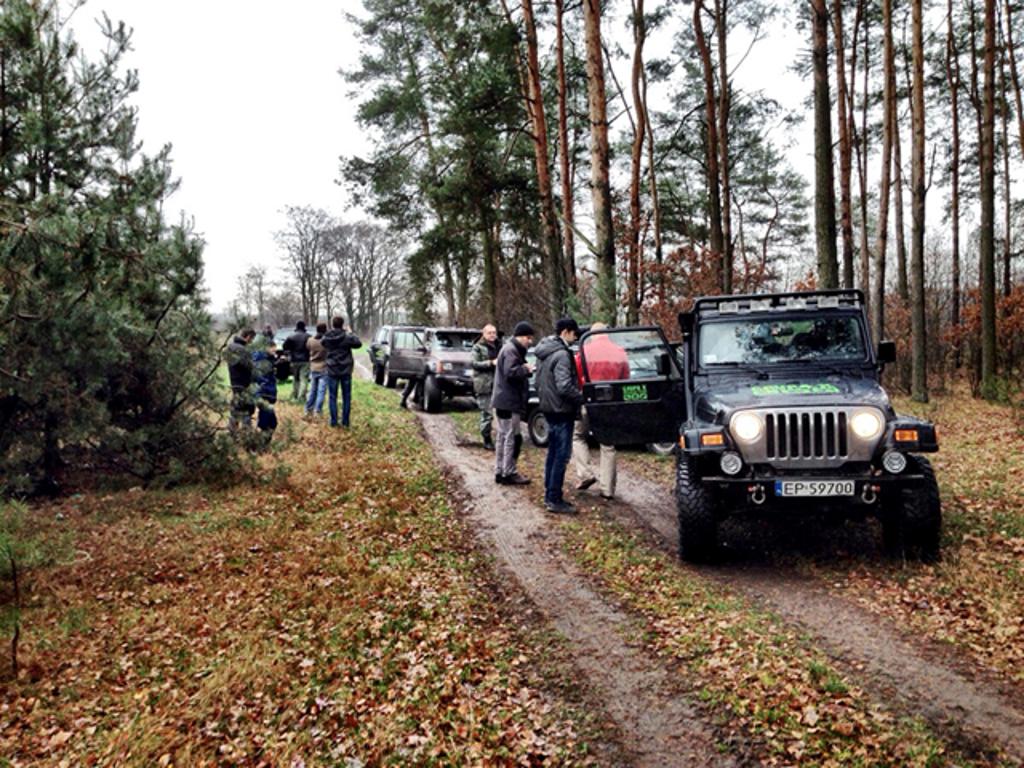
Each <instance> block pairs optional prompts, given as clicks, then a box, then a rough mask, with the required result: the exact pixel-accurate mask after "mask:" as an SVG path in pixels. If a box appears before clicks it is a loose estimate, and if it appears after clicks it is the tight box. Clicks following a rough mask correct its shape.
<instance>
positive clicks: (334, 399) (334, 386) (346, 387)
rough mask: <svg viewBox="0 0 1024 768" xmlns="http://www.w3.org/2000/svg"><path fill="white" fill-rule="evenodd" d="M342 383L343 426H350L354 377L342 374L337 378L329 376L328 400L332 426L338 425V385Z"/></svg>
mask: <svg viewBox="0 0 1024 768" xmlns="http://www.w3.org/2000/svg"><path fill="white" fill-rule="evenodd" d="M339 384H340V385H341V426H343V427H347V426H348V417H349V414H350V413H351V412H352V377H351V376H342V377H341V378H340V379H336V378H334V377H333V376H330V375H328V376H327V400H328V407H329V409H330V412H331V426H332V427H336V426H338V385H339Z"/></svg>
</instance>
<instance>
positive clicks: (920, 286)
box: [910, 0, 928, 403]
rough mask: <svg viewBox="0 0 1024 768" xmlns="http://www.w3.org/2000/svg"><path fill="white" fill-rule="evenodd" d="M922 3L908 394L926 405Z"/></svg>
mask: <svg viewBox="0 0 1024 768" xmlns="http://www.w3.org/2000/svg"><path fill="white" fill-rule="evenodd" d="M921 3H922V0H912V4H911V14H912V17H913V21H912V32H911V35H912V39H913V40H912V43H911V46H912V50H913V54H912V58H913V64H912V69H913V83H912V86H911V98H910V106H911V122H912V131H913V147H912V150H911V174H910V185H911V198H912V199H911V209H910V210H911V216H912V218H913V221H912V223H911V227H912V229H911V235H910V282H911V302H910V304H911V315H910V321H911V336H912V339H913V346H914V354H913V374H912V383H911V392H912V394H913V398H914V400H916V401H918V402H919V403H926V402H928V345H927V335H926V328H925V284H924V228H925V191H926V190H925V168H924V152H925V146H924V35H923V32H922V20H921V16H922V9H921Z"/></svg>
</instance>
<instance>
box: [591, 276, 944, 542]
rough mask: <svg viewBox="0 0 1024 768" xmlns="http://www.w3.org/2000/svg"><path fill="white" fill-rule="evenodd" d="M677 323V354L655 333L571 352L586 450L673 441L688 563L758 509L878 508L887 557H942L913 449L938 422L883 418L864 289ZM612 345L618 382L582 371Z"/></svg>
mask: <svg viewBox="0 0 1024 768" xmlns="http://www.w3.org/2000/svg"><path fill="white" fill-rule="evenodd" d="M679 324H680V327H681V330H682V333H683V343H682V345H681V346H680V347H679V348H678V350H672V349H671V347H670V345H669V343H668V342H667V341H666V340H665V337H664V335H663V334H662V332H661V329H660V328H656V327H646V328H619V329H611V330H607V331H598V332H592V333H590V334H587V335H586V336H584V337H583V338H582V340H581V349H582V365H583V373H584V396H585V399H586V403H587V410H588V413H589V414H590V425H591V430H592V432H593V433H594V435H595V436H596V437H597V439H598V440H600V441H601V442H602V443H604V442H608V443H618V444H623V443H636V442H658V441H664V440H669V439H675V440H677V441H678V448H677V470H676V502H677V506H678V512H679V551H680V555H681V556H682V557H683V558H684V559H686V560H694V561H702V560H707V559H710V558H711V557H712V555H713V554H714V551H715V547H716V537H717V527H718V523H719V521H720V520H721V519H722V518H724V517H726V516H728V515H730V514H733V513H739V512H743V511H751V510H756V509H765V510H772V511H774V512H775V513H780V512H790V513H796V514H808V513H811V512H814V513H825V514H835V515H842V514H845V515H853V516H864V515H866V514H874V515H876V516H877V517H878V518H879V519H880V521H881V524H882V532H883V538H884V543H885V545H886V548H887V549H888V550H889V551H890V552H892V553H894V554H903V555H909V556H917V557H920V558H921V559H922V560H934V559H935V558H937V557H938V554H939V539H940V532H941V526H942V510H941V503H940V500H939V489H938V485H937V483H936V481H935V474H934V472H933V470H932V467H931V464H930V463H929V462H928V460H927V459H926V458H925V457H924V456H921V455H920V454H922V453H932V452H935V451H937V450H938V442H937V440H936V434H935V428H934V426H933V425H932V424H930V423H928V422H925V421H921V420H919V419H915V418H911V417H907V416H900V415H898V414H897V413H896V412H895V411H894V410H893V407H892V403H891V402H890V400H889V397H888V395H887V394H886V393H885V390H884V389H883V388H882V386H881V384H880V374H881V370H882V368H883V366H884V365H885V364H886V363H890V362H893V360H894V359H895V352H896V348H895V344H893V343H892V342H889V341H883V342H880V343H879V344H878V348H877V350H875V349H872V347H871V344H870V342H869V339H870V334H869V329H868V324H867V318H866V313H865V310H864V297H863V294H862V293H861V292H860V291H854V290H848V291H818V292H811V293H777V294H765V295H756V296H718V297H713V298H702V299H698V300H697V301H696V302H695V304H694V308H693V310H692V311H691V312H686V313H683V314H681V315H680V316H679ZM600 336H605V337H606V338H605V339H603V340H599V337H600ZM608 342H613V343H614V344H615V345H617V346H618V347H621V348H622V349H624V350H625V352H626V354H627V356H628V359H629V377H628V378H627V379H621V380H615V381H611V380H607V381H606V380H600V378H601V377H600V376H593V375H592V373H591V372H594V371H597V372H599V371H600V368H601V360H600V357H601V355H603V354H605V352H604V351H603V350H605V349H606V348H607V347H608Z"/></svg>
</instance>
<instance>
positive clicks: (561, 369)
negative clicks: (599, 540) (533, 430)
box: [536, 317, 583, 514]
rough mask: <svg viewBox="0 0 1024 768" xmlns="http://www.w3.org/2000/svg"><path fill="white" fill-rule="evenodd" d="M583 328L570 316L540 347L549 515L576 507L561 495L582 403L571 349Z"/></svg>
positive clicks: (539, 384)
mask: <svg viewBox="0 0 1024 768" xmlns="http://www.w3.org/2000/svg"><path fill="white" fill-rule="evenodd" d="M579 333H580V327H579V325H578V324H577V323H576V321H575V320H573V319H572V318H571V317H563V318H561V319H560V320H559V321H558V322H557V323H555V335H553V336H548V337H546V338H544V339H541V342H540V344H538V345H537V349H536V354H537V395H538V397H539V398H540V411H541V413H543V414H544V418H545V419H546V420H547V422H548V455H547V459H546V461H545V462H544V508H545V509H547V511H548V512H556V513H561V514H571V513H573V512H575V511H576V507H574V506H573V505H572V504H570V503H568V502H567V501H566V500H565V497H564V496H563V495H562V486H563V484H564V483H565V468H566V467H567V466H568V464H569V457H571V456H572V429H573V422H575V420H576V414H577V413H578V412H579V409H580V406H581V405H582V404H583V393H582V392H580V387H579V379H578V378H577V376H576V360H575V358H574V357H573V354H572V350H571V349H570V348H569V345H570V344H573V343H574V342H575V341H576V339H577V338H578V337H579Z"/></svg>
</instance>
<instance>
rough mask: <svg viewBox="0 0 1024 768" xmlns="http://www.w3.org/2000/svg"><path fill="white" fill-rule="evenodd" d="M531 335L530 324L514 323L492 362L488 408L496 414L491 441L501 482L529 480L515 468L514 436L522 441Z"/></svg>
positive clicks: (496, 476) (528, 382) (497, 476)
mask: <svg viewBox="0 0 1024 768" xmlns="http://www.w3.org/2000/svg"><path fill="white" fill-rule="evenodd" d="M533 336H534V331H533V326H531V325H530V324H529V323H516V327H515V328H514V329H513V330H512V338H511V339H509V340H508V341H507V342H505V346H503V347H502V348H501V351H500V352H499V353H498V357H497V360H496V361H495V366H494V389H493V391H492V393H491V407H492V408H494V415H495V416H497V417H498V435H497V437H496V438H495V441H494V442H495V450H494V482H496V483H500V484H503V485H524V484H526V483H528V482H530V480H529V479H528V478H526V477H523V476H522V475H521V474H519V472H517V471H516V458H517V457H518V452H517V451H516V438H517V437H518V438H519V439H520V440H522V437H521V436H520V434H519V424H520V422H521V421H522V418H523V416H524V415H525V414H526V404H527V401H528V400H529V392H530V374H532V373H533V365H532V364H530V363H527V362H526V350H527V348H528V347H529V346H530V345H531V344H532V343H533Z"/></svg>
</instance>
